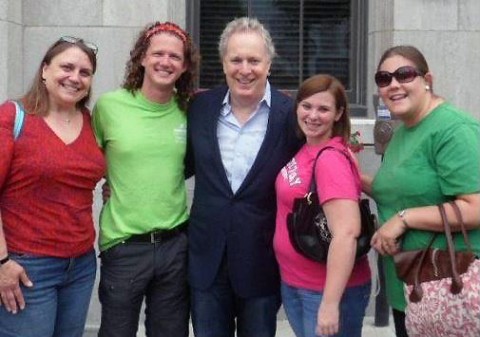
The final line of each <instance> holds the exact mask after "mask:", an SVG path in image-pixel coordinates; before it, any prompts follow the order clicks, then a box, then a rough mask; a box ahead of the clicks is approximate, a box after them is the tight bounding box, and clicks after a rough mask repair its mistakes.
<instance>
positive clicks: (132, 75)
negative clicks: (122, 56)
mask: <svg viewBox="0 0 480 337" xmlns="http://www.w3.org/2000/svg"><path fill="white" fill-rule="evenodd" d="M160 33H168V34H172V35H174V36H176V37H178V38H179V39H180V40H182V42H183V49H184V58H185V63H186V65H187V69H186V71H185V72H184V73H183V74H182V75H181V76H180V77H179V78H178V80H177V82H176V83H175V88H176V89H177V90H176V93H175V95H176V98H177V102H178V105H179V107H180V109H182V110H183V111H186V110H187V107H188V102H189V100H190V98H191V97H192V95H193V94H194V90H195V82H196V79H197V75H198V67H199V63H200V55H199V53H198V51H197V49H196V48H195V46H194V44H193V42H192V39H191V37H190V35H189V34H188V33H187V32H186V31H184V30H183V29H181V28H180V27H179V26H178V25H176V24H174V23H171V22H164V23H161V22H158V21H157V22H155V23H153V24H150V25H147V26H146V27H145V28H144V29H143V30H142V31H141V32H140V33H139V34H138V38H137V40H136V42H135V44H134V47H133V49H132V50H131V51H130V59H129V60H128V62H127V66H126V69H125V80H124V82H123V85H122V87H123V88H125V89H127V90H128V91H130V92H131V93H132V94H134V92H135V91H136V90H138V89H140V88H141V87H142V84H143V77H144V75H145V68H144V67H143V66H142V59H143V58H144V57H145V53H146V52H147V49H148V47H150V40H151V38H152V36H154V35H156V34H160Z"/></svg>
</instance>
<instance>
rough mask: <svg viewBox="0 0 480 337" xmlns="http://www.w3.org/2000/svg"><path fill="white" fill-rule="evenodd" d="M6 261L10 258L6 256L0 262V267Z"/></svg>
mask: <svg viewBox="0 0 480 337" xmlns="http://www.w3.org/2000/svg"><path fill="white" fill-rule="evenodd" d="M8 261H10V256H8V255H7V256H6V257H4V258H3V259H1V260H0V266H3V265H4V264H5V263H7V262H8Z"/></svg>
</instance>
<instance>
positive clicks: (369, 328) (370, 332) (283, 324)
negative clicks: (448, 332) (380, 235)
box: [83, 316, 395, 337]
mask: <svg viewBox="0 0 480 337" xmlns="http://www.w3.org/2000/svg"><path fill="white" fill-rule="evenodd" d="M392 322H393V320H392V318H390V326H387V327H382V328H380V327H376V326H374V324H373V316H367V317H365V320H364V323H363V331H362V337H395V333H394V328H393V323H392ZM96 330H97V329H96V328H94V327H90V328H88V327H87V330H86V331H85V334H84V335H83V337H94V336H97V331H96ZM190 336H191V337H193V336H194V335H193V331H192V329H191V326H190ZM137 337H145V330H144V329H143V327H140V328H139V331H138V334H137ZM276 337H295V335H294V334H293V331H292V329H291V328H290V325H289V324H288V321H287V320H286V319H279V320H278V325H277V334H276Z"/></svg>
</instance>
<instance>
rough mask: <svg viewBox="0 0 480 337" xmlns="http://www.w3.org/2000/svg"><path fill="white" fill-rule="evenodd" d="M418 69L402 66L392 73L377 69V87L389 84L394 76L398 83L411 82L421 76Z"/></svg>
mask: <svg viewBox="0 0 480 337" xmlns="http://www.w3.org/2000/svg"><path fill="white" fill-rule="evenodd" d="M423 75H424V74H422V73H421V72H420V71H419V70H417V69H416V68H415V67H412V66H404V67H400V68H398V69H397V70H395V71H394V72H393V73H390V72H388V71H384V70H381V71H377V73H376V74H375V83H376V84H377V86H378V87H379V88H383V87H386V86H389V85H390V83H392V79H393V78H394V77H395V79H396V80H397V82H398V83H409V82H412V81H413V80H414V79H415V78H416V77H417V76H423Z"/></svg>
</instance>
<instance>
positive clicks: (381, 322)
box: [375, 253, 390, 327]
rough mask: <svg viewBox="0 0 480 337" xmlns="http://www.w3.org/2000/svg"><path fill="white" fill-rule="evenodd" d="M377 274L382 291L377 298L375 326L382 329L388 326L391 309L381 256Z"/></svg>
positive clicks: (378, 261)
mask: <svg viewBox="0 0 480 337" xmlns="http://www.w3.org/2000/svg"><path fill="white" fill-rule="evenodd" d="M376 254H378V253H376ZM377 272H378V283H379V284H378V287H380V291H379V293H378V295H377V297H376V298H375V326H378V327H382V326H388V320H389V317H390V308H389V306H388V303H387V294H386V291H385V276H384V274H383V263H382V258H381V257H380V256H379V257H378V260H377Z"/></svg>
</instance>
